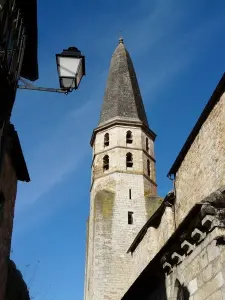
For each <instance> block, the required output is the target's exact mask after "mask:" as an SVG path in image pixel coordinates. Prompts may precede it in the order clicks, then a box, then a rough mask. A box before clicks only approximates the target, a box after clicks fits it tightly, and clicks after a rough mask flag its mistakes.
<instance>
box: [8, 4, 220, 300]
mask: <svg viewBox="0 0 225 300" xmlns="http://www.w3.org/2000/svg"><path fill="white" fill-rule="evenodd" d="M38 2H39V9H38V15H39V16H38V19H39V20H38V22H39V69H40V80H39V81H38V82H37V83H36V84H37V85H41V86H48V87H57V86H58V79H57V72H56V65H55V54H56V53H58V52H61V51H62V49H63V48H67V47H69V46H72V45H74V46H76V47H78V48H79V49H80V50H81V51H82V52H83V54H84V55H85V56H86V69H87V70H86V71H87V76H86V77H85V78H84V79H83V81H82V83H81V85H80V88H79V90H78V91H75V92H73V93H72V94H70V95H68V96H64V95H61V94H51V93H42V92H34V91H33V92H31V91H24V90H22V91H18V94H17V99H16V104H15V107H14V111H13V123H14V124H15V126H16V128H17V130H18V133H19V136H20V140H21V144H22V147H23V151H24V156H25V159H26V162H27V165H28V169H29V172H30V177H31V180H32V181H31V182H30V183H21V184H19V187H18V197H17V202H16V214H15V222H14V233H13V242H12V258H13V259H14V261H15V262H16V263H17V265H18V267H19V269H20V270H21V271H22V273H23V275H24V277H25V280H26V281H27V282H28V285H29V287H30V292H31V296H32V297H33V299H35V300H61V299H67V300H72V299H77V300H78V299H82V298H83V282H84V259H85V235H86V219H87V216H88V212H89V189H90V165H91V148H90V145H89V141H90V137H91V133H92V130H93V128H94V127H95V126H96V125H97V122H98V119H99V113H100V107H101V103H102V99H103V94H104V88H105V84H106V79H107V73H108V69H109V63H110V58H111V56H112V53H113V51H114V49H115V47H116V46H117V43H118V37H119V36H120V34H121V32H122V35H123V37H124V42H125V45H126V47H127V49H128V50H129V52H130V55H131V57H132V59H133V62H134V66H135V69H136V73H137V77H138V80H139V84H140V88H141V92H142V96H143V100H144V104H145V107H146V112H147V115H148V120H149V123H150V127H151V129H152V130H153V131H155V132H156V134H157V139H156V143H155V152H156V160H157V164H156V167H157V183H158V185H159V187H158V193H159V194H160V195H161V196H164V195H165V194H166V193H167V192H168V191H169V190H170V189H171V187H172V184H171V181H170V180H169V179H168V178H167V177H166V175H167V172H168V171H169V169H170V167H171V165H172V163H173V162H174V160H175V158H176V156H177V154H178V152H179V151H180V149H181V147H182V145H183V143H184V142H185V140H186V138H187V136H188V134H189V132H190V130H191V129H192V127H193V126H194V124H195V122H196V120H197V118H198V117H199V115H200V113H201V111H202V110H203V108H204V106H205V104H206V103H207V101H208V99H209V97H210V96H211V94H212V92H213V90H214V88H215V87H216V84H217V83H218V81H219V79H220V77H221V76H222V74H223V72H224V69H225V39H224V28H225V18H224V10H225V2H224V1H222V0H217V1H211V0H198V1H194V0H193V1H190V0H183V1H180V0H166V1H165V0H164V1H163V0H151V1H149V0H139V1H133V0H120V1H119V0H114V1H111V0H95V1H91V0H83V1H76V0H64V1H59V0H55V1H54V4H53V2H52V1H51V0H45V1H43V0H40V1H38Z"/></svg>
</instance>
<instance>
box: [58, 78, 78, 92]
mask: <svg viewBox="0 0 225 300" xmlns="http://www.w3.org/2000/svg"><path fill="white" fill-rule="evenodd" d="M60 86H61V88H65V89H67V88H73V89H74V88H75V78H68V77H67V78H66V77H62V78H61V79H60Z"/></svg>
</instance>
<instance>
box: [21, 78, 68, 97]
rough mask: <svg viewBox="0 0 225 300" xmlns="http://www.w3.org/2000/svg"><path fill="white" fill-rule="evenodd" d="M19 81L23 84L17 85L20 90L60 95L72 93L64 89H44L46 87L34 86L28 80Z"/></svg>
mask: <svg viewBox="0 0 225 300" xmlns="http://www.w3.org/2000/svg"><path fill="white" fill-rule="evenodd" d="M19 81H21V82H22V83H23V84H24V85H18V88H19V89H22V90H32V91H39V92H52V93H61V94H65V95H68V94H69V93H71V92H72V89H65V90H64V89H55V88H46V87H39V86H35V85H33V84H32V83H31V82H29V81H28V80H26V79H24V78H22V77H20V78H19Z"/></svg>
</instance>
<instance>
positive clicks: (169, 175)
mask: <svg viewBox="0 0 225 300" xmlns="http://www.w3.org/2000/svg"><path fill="white" fill-rule="evenodd" d="M167 177H168V178H169V179H170V180H171V181H172V184H173V191H174V197H175V201H174V205H173V217H174V227H175V230H176V229H177V223H176V210H175V205H176V185H175V180H176V176H175V175H174V174H173V177H172V174H168V175H167Z"/></svg>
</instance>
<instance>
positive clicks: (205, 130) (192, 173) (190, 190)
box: [175, 94, 225, 224]
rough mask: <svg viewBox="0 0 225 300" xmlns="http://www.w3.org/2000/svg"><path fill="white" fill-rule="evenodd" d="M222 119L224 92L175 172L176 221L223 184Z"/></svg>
mask: <svg viewBox="0 0 225 300" xmlns="http://www.w3.org/2000/svg"><path fill="white" fill-rule="evenodd" d="M224 120H225V94H223V95H222V96H221V98H220V101H218V102H217V104H216V105H215V107H214V108H213V110H212V111H211V113H210V115H209V116H208V118H207V119H206V121H205V122H204V124H203V126H202V127H201V129H200V131H199V133H198V135H197V137H196V138H195V140H194V142H193V143H192V145H191V147H190V149H189V151H188V153H187V155H186V156H185V158H184V160H183V162H182V164H181V166H180V168H179V170H178V172H177V174H176V181H175V186H176V218H177V220H176V222H177V224H179V223H180V222H181V221H182V220H183V219H184V217H185V216H186V215H187V213H188V211H189V210H190V209H191V207H192V206H193V205H194V204H195V203H197V202H200V201H201V200H203V199H204V198H205V197H207V196H208V195H209V194H210V193H212V192H214V191H216V190H217V189H219V188H220V187H222V186H223V185H225V168H224V166H225V135H224V132H225V122H224ZM218 201H219V202H221V196H219V200H218ZM208 202H210V201H208Z"/></svg>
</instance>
